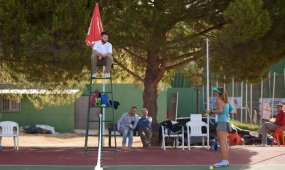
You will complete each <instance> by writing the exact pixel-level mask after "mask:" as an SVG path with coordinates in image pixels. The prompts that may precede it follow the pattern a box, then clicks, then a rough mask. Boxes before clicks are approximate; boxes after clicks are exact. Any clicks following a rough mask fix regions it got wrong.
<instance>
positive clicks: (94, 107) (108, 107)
mask: <svg viewBox="0 0 285 170" xmlns="http://www.w3.org/2000/svg"><path fill="white" fill-rule="evenodd" d="M89 107H90V108H103V107H105V108H112V106H89Z"/></svg>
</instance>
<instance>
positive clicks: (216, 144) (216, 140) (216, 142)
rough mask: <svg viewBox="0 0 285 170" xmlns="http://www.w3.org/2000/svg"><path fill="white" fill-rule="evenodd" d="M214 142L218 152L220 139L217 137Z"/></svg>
mask: <svg viewBox="0 0 285 170" xmlns="http://www.w3.org/2000/svg"><path fill="white" fill-rule="evenodd" d="M214 140H215V150H218V137H215V138H214ZM219 146H220V145H219Z"/></svg>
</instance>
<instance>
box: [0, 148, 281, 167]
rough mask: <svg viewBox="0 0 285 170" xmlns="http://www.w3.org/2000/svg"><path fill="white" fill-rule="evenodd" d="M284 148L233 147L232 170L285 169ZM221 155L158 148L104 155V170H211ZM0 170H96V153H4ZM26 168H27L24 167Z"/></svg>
mask: <svg viewBox="0 0 285 170" xmlns="http://www.w3.org/2000/svg"><path fill="white" fill-rule="evenodd" d="M284 156H285V147H266V148H261V147H231V149H230V159H229V160H230V163H231V165H230V167H227V168H226V169H229V170H236V169H240V170H242V169H243V170H244V169H254V170H256V169H259V170H265V169H272V168H273V169H274V170H279V169H280V170H281V169H285V162H284ZM219 157H220V154H219V152H218V151H209V150H206V149H203V148H196V147H195V148H191V150H190V151H188V150H184V151H183V150H181V149H180V148H179V149H173V148H168V149H167V150H166V151H163V150H161V149H159V148H151V149H141V148H134V149H132V150H119V152H118V157H117V158H116V157H115V154H114V152H105V153H104V167H105V169H111V170H113V169H114V170H122V169H125V170H129V169H137V170H140V169H145V168H146V166H148V167H147V168H151V169H152V170H162V169H166V170H172V169H173V170H174V169H177V168H178V167H179V169H181V170H184V169H185V170H186V169H196V170H202V169H208V168H209V166H210V165H212V164H213V163H215V162H216V161H217V160H219ZM0 162H1V166H0V170H2V169H5V170H12V169H13V170H18V169H19V170H20V169H21V170H35V169H43V170H51V169H54V170H55V169H60V170H65V169H72V170H77V169H81V170H85V169H86V170H87V169H94V166H95V165H96V162H97V153H96V152H88V153H87V154H86V156H84V155H83V148H58V149H51V148H49V149H47V148H46V149H21V150H19V151H15V150H14V149H4V150H3V151H2V152H1V153H0ZM23 165H25V166H23Z"/></svg>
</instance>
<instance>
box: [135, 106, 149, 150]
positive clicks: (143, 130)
mask: <svg viewBox="0 0 285 170" xmlns="http://www.w3.org/2000/svg"><path fill="white" fill-rule="evenodd" d="M147 115H148V111H147V109H145V108H143V109H142V117H141V118H140V119H139V122H138V124H137V129H138V134H139V136H140V137H141V141H142V144H143V147H144V148H148V147H150V139H151V136H152V130H151V122H152V118H151V117H149V116H147Z"/></svg>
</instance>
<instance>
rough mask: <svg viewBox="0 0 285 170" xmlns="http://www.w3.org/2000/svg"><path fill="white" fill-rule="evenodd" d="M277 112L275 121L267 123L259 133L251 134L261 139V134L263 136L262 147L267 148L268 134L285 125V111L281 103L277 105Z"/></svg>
mask: <svg viewBox="0 0 285 170" xmlns="http://www.w3.org/2000/svg"><path fill="white" fill-rule="evenodd" d="M277 112H278V114H277V116H276V119H275V121H270V122H266V123H264V124H263V125H262V126H261V128H260V129H259V130H258V131H256V132H250V135H252V136H255V137H259V134H261V135H262V140H261V146H267V133H268V132H269V131H274V130H276V129H277V128H279V127H280V126H283V125H284V124H285V111H284V110H282V104H281V103H278V104H277Z"/></svg>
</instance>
